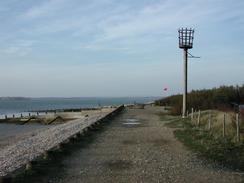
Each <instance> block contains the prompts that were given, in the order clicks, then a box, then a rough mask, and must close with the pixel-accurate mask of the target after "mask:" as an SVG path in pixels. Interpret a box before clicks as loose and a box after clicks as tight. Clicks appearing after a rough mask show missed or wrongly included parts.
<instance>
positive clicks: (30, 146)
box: [0, 106, 124, 183]
mask: <svg viewBox="0 0 244 183" xmlns="http://www.w3.org/2000/svg"><path fill="white" fill-rule="evenodd" d="M123 108H124V106H119V107H117V108H114V109H112V111H111V112H108V113H107V114H104V113H103V114H98V115H96V116H92V117H87V118H85V119H76V120H73V121H70V122H68V123H64V124H61V125H57V126H54V127H50V128H49V129H47V130H44V131H40V132H39V133H36V134H34V135H32V136H30V137H28V138H26V139H24V140H21V141H18V142H17V143H16V144H13V145H11V146H8V147H6V148H4V149H2V150H0V183H1V182H8V179H11V175H12V174H14V173H15V172H16V171H17V170H19V169H21V168H25V167H27V168H28V167H30V166H31V162H32V161H34V160H35V159H37V158H40V157H45V156H46V154H47V152H48V151H50V150H52V149H54V148H58V147H60V145H61V144H62V143H65V142H67V141H68V140H69V139H71V138H73V137H76V136H77V135H80V134H82V133H83V132H85V131H86V130H88V129H89V128H91V127H93V126H94V125H97V124H98V123H100V122H104V121H106V120H109V119H110V118H111V117H113V116H115V115H116V114H117V113H119V112H120V111H121V110H123Z"/></svg>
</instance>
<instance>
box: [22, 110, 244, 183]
mask: <svg viewBox="0 0 244 183" xmlns="http://www.w3.org/2000/svg"><path fill="white" fill-rule="evenodd" d="M160 111H162V108H160V107H146V109H128V108H126V109H125V111H123V112H122V114H121V115H120V116H118V117H116V118H115V119H113V120H112V121H111V123H110V124H109V125H105V126H102V127H100V128H101V129H99V130H97V131H93V132H90V134H88V135H87V136H86V137H82V139H80V141H79V142H75V144H73V146H75V148H74V147H70V148H68V149H69V150H70V151H71V152H66V154H68V155H64V156H63V157H62V158H61V159H60V160H59V161H58V162H59V163H58V165H56V166H58V167H55V168H53V169H54V170H53V171H49V170H50V169H51V168H50V167H52V165H50V164H49V165H48V169H46V170H42V171H44V172H46V173H43V172H42V171H39V172H42V173H41V174H42V175H39V177H38V176H27V177H29V178H30V177H35V178H33V179H34V180H31V182H35V181H36V182H58V183H74V182H133V183H134V182H180V183H182V182H187V183H189V182H198V183H199V182H215V183H216V182H228V183H229V182H242V181H243V175H242V174H241V173H238V172H235V171H232V170H227V169H223V168H220V167H218V166H215V165H214V164H211V163H206V162H205V161H204V160H202V159H199V158H197V157H196V155H195V154H194V153H192V152H191V151H190V150H188V149H187V148H186V147H185V146H184V145H183V144H182V143H181V142H179V141H178V140H177V139H176V138H175V137H174V134H173V129H171V128H169V127H167V126H166V125H165V123H166V122H167V121H162V120H160V118H159V115H158V113H159V112H160ZM72 148H73V149H72ZM69 150H68V151H69ZM55 164H57V160H56V161H55ZM53 166H54V165H53ZM42 169H43V168H42ZM44 169H45V168H44ZM47 172H51V173H49V174H48V173H47ZM53 172H55V173H53ZM22 178H23V177H22ZM23 179H24V178H23ZM28 180H29V181H30V179H28Z"/></svg>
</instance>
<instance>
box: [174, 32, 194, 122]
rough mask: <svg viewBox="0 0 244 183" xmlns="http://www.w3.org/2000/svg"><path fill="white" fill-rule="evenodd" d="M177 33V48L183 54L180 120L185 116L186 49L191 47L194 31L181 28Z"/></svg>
mask: <svg viewBox="0 0 244 183" xmlns="http://www.w3.org/2000/svg"><path fill="white" fill-rule="evenodd" d="M178 32H179V47H180V48H181V49H183V52H184V77H183V78H184V79H183V85H184V91H183V107H182V118H185V117H186V116H187V60H188V49H192V47H193V38H194V29H191V28H190V29H187V28H181V29H179V30H178Z"/></svg>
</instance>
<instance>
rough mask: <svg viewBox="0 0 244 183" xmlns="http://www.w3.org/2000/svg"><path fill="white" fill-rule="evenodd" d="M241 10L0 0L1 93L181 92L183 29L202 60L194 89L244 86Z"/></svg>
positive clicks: (173, 0)
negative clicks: (192, 33) (191, 32)
mask: <svg viewBox="0 0 244 183" xmlns="http://www.w3.org/2000/svg"><path fill="white" fill-rule="evenodd" d="M243 10H244V1H243V0H232V1H230V0H228V1H227V0H133V1H132V0H42V1H36V0H24V1H20V0H0V22H1V26H0V96H24V97H94V96H96V97H122V96H123V97H124V96H167V95H171V94H175V93H181V92H182V88H183V83H182V80H183V79H182V78H183V52H182V50H181V49H179V47H178V32H177V31H178V28H181V27H189V28H194V29H195V38H194V45H193V49H192V50H190V53H191V54H193V55H195V56H201V58H200V59H189V65H188V69H189V73H188V74H189V75H188V76H189V79H188V86H189V90H192V89H203V88H212V87H217V86H220V85H237V84H239V85H242V84H244V77H243V71H244V50H243V48H244V11H243ZM165 87H167V88H168V91H164V90H163V89H164V88H165Z"/></svg>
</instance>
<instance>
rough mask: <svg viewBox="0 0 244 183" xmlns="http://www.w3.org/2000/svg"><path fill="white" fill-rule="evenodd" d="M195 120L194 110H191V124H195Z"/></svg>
mask: <svg viewBox="0 0 244 183" xmlns="http://www.w3.org/2000/svg"><path fill="white" fill-rule="evenodd" d="M193 119H194V109H193V108H191V122H193Z"/></svg>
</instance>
